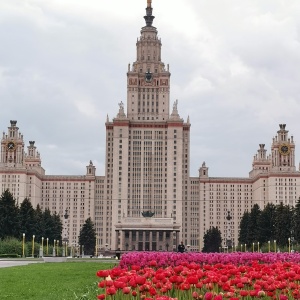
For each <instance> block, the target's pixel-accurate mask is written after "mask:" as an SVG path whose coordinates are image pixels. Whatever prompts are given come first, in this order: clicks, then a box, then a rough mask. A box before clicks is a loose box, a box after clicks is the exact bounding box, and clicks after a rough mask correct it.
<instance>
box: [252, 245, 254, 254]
mask: <svg viewBox="0 0 300 300" xmlns="http://www.w3.org/2000/svg"><path fill="white" fill-rule="evenodd" d="M252 252H254V243H252Z"/></svg>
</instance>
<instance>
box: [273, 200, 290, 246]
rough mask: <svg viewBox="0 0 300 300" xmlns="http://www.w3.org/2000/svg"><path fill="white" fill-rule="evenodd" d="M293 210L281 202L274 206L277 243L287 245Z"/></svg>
mask: <svg viewBox="0 0 300 300" xmlns="http://www.w3.org/2000/svg"><path fill="white" fill-rule="evenodd" d="M292 218H293V211H292V209H291V207H290V206H289V205H283V203H281V204H279V205H277V206H276V215H275V240H276V243H277V245H279V246H286V245H288V238H290V236H291V229H292Z"/></svg>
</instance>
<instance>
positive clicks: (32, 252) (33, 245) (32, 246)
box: [32, 235, 35, 257]
mask: <svg viewBox="0 0 300 300" xmlns="http://www.w3.org/2000/svg"><path fill="white" fill-rule="evenodd" d="M34 238H35V235H33V236H32V257H34Z"/></svg>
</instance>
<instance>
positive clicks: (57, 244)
mask: <svg viewBox="0 0 300 300" xmlns="http://www.w3.org/2000/svg"><path fill="white" fill-rule="evenodd" d="M58 246H59V240H57V241H56V255H58Z"/></svg>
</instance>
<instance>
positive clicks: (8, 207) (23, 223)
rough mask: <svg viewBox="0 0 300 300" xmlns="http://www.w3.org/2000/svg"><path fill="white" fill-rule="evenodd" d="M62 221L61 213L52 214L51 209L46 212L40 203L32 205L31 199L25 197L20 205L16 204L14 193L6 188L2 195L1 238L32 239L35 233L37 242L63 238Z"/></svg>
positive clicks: (0, 209)
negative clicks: (35, 205) (34, 206)
mask: <svg viewBox="0 0 300 300" xmlns="http://www.w3.org/2000/svg"><path fill="white" fill-rule="evenodd" d="M61 233H62V222H61V220H60V217H59V215H57V214H56V213H54V214H51V212H50V210H49V209H46V210H45V211H44V212H43V211H42V210H41V208H40V206H39V205H38V206H37V208H36V209H34V208H33V207H32V204H31V202H30V200H29V199H27V198H25V199H24V200H23V202H22V203H21V205H20V208H19V207H18V205H17V204H16V201H15V199H14V198H13V195H12V194H11V193H10V192H9V190H6V191H4V192H3V194H2V196H1V197H0V239H4V238H10V237H15V238H17V239H21V238H22V237H23V234H25V240H26V241H31V240H32V238H33V235H35V240H36V241H37V242H41V241H42V237H44V239H47V238H48V239H49V241H52V240H54V239H55V240H61Z"/></svg>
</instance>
